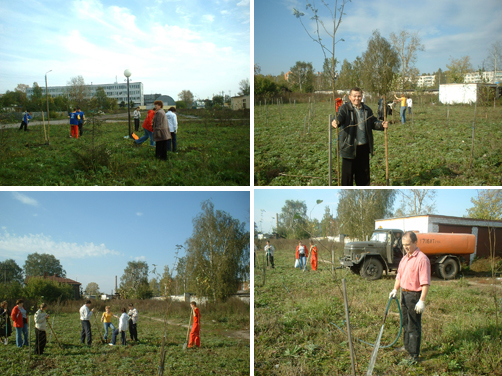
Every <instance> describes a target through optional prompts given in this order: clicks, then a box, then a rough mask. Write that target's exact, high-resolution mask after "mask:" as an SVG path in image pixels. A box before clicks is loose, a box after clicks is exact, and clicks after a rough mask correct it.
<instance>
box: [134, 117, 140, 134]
mask: <svg viewBox="0 0 502 376" xmlns="http://www.w3.org/2000/svg"><path fill="white" fill-rule="evenodd" d="M134 130H135V131H136V132H137V131H138V130H139V119H136V118H135V119H134Z"/></svg>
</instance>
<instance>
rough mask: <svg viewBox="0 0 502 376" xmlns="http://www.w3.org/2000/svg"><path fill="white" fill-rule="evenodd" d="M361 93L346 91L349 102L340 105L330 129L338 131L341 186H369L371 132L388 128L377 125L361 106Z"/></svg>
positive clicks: (368, 111)
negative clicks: (336, 117) (338, 129)
mask: <svg viewBox="0 0 502 376" xmlns="http://www.w3.org/2000/svg"><path fill="white" fill-rule="evenodd" d="M362 99H363V91H362V90H361V89H360V88H358V87H355V88H353V89H351V90H350V94H349V100H350V102H346V103H344V104H343V105H342V106H341V107H340V110H339V111H338V119H337V120H333V122H332V123H331V125H332V126H333V127H334V128H338V127H340V134H339V136H338V142H339V145H340V156H341V157H342V182H341V185H348V186H352V185H354V177H355V182H356V185H370V160H369V156H370V154H371V155H373V129H375V130H378V131H381V130H384V129H385V128H387V127H388V126H389V123H388V122H387V121H384V122H382V121H379V120H378V119H377V118H376V117H375V116H374V115H373V111H372V110H371V108H369V107H368V106H366V105H365V104H364V103H362Z"/></svg>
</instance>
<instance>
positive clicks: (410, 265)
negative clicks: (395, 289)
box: [396, 248, 431, 291]
mask: <svg viewBox="0 0 502 376" xmlns="http://www.w3.org/2000/svg"><path fill="white" fill-rule="evenodd" d="M396 279H399V285H400V286H401V288H403V289H406V290H410V291H422V286H423V285H429V286H430V284H431V263H430V261H429V258H428V257H427V256H426V255H425V254H424V253H423V252H422V251H420V249H418V248H417V249H416V250H415V252H413V253H412V254H411V256H409V257H408V254H406V255H404V257H403V258H402V259H401V262H400V263H399V268H398V269H397V275H396Z"/></svg>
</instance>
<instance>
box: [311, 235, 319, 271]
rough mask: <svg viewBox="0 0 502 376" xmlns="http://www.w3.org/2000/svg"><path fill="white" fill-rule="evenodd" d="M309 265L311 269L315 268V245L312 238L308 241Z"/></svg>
mask: <svg viewBox="0 0 502 376" xmlns="http://www.w3.org/2000/svg"><path fill="white" fill-rule="evenodd" d="M310 265H311V266H312V270H317V247H316V246H315V245H314V241H312V240H311V241H310Z"/></svg>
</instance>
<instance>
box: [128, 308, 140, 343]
mask: <svg viewBox="0 0 502 376" xmlns="http://www.w3.org/2000/svg"><path fill="white" fill-rule="evenodd" d="M127 314H128V315H129V334H130V335H131V341H137V340H138V329H137V327H136V324H137V323H138V310H137V309H136V308H134V305H133V304H132V303H130V304H129V312H128V313H127Z"/></svg>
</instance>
